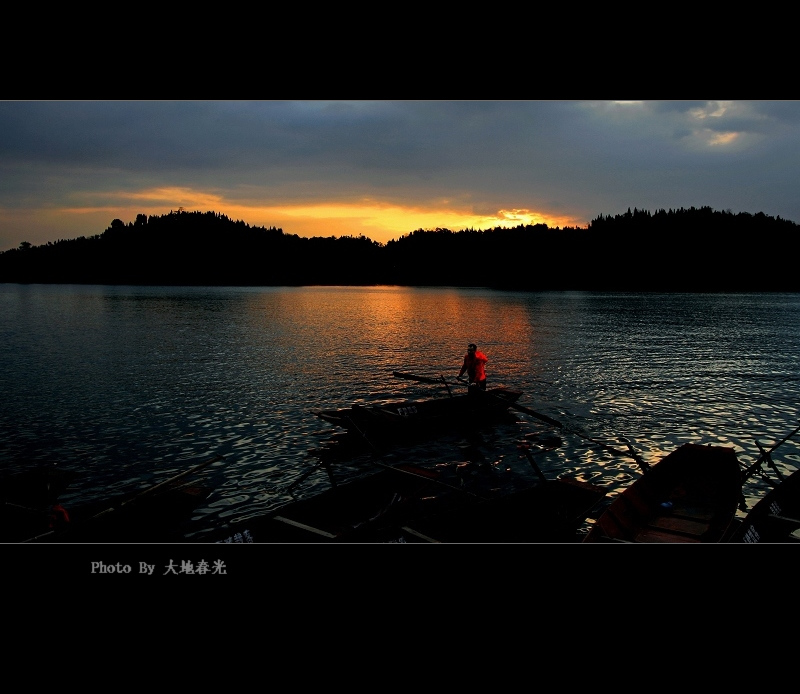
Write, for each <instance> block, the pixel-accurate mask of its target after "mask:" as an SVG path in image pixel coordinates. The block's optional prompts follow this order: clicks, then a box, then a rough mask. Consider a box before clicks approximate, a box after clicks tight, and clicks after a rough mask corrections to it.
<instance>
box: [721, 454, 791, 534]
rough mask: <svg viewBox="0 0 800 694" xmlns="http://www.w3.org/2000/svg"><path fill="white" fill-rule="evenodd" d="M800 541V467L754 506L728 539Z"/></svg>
mask: <svg viewBox="0 0 800 694" xmlns="http://www.w3.org/2000/svg"><path fill="white" fill-rule="evenodd" d="M798 541H800V470H795V471H794V472H793V473H792V474H791V475H789V476H788V477H786V478H785V479H783V480H782V481H781V482H780V483H779V484H777V485H776V486H775V487H773V488H772V489H771V490H770V491H769V492H768V493H767V495H766V496H765V497H764V498H763V499H761V500H760V501H759V502H758V503H757V504H756V505H755V506H753V508H752V509H750V511H749V512H748V514H747V516H745V518H744V519H743V520H742V521H741V522H740V523H739V525H738V526H737V527H736V529H735V530H734V531H733V533H732V534H731V536H730V539H729V540H728V542H746V543H765V542H778V543H781V542H783V543H788V542H798Z"/></svg>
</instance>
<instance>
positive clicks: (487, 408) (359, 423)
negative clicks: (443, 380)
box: [313, 388, 522, 440]
mask: <svg viewBox="0 0 800 694" xmlns="http://www.w3.org/2000/svg"><path fill="white" fill-rule="evenodd" d="M521 396H522V392H521V391H518V390H511V389H509V388H489V389H487V390H486V391H485V392H484V391H480V390H477V389H475V390H474V392H469V393H466V394H461V395H451V396H450V397H441V398H432V399H429V400H404V401H399V402H389V403H385V404H380V405H360V404H354V405H352V406H351V407H346V408H340V409H333V410H314V411H313V414H315V415H316V416H317V417H319V418H320V419H323V420H325V421H326V422H330V423H331V424H335V425H336V426H339V427H342V428H343V429H346V430H348V431H351V432H353V433H354V434H357V435H358V436H361V437H365V438H367V439H368V440H370V439H371V438H380V439H385V438H396V437H403V438H405V437H408V436H410V435H416V434H430V433H436V432H440V431H444V430H446V429H449V428H452V427H454V426H458V425H462V424H464V425H469V426H471V425H474V424H476V423H480V422H481V421H486V420H487V419H489V418H492V417H495V416H497V415H502V414H504V413H507V411H508V409H509V408H510V407H512V406H513V405H514V404H515V403H516V402H517V400H519V398H520V397H521Z"/></svg>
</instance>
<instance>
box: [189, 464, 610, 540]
mask: <svg viewBox="0 0 800 694" xmlns="http://www.w3.org/2000/svg"><path fill="white" fill-rule="evenodd" d="M475 489H476V488H475V487H473V488H472V489H468V488H465V487H462V486H457V485H456V484H451V483H450V482H448V481H447V477H446V475H444V474H443V473H442V472H441V471H437V470H430V469H427V468H422V467H420V466H416V465H407V464H402V465H397V466H384V467H383V469H381V470H380V471H378V472H375V473H373V474H369V475H367V476H365V477H362V478H360V479H356V480H353V481H350V482H347V483H345V484H339V485H337V486H335V487H332V488H330V489H327V490H326V491H324V492H322V493H320V494H317V495H315V496H313V497H309V498H307V499H301V500H299V501H294V502H290V503H288V504H286V505H284V506H283V507H281V508H279V509H277V510H276V511H274V512H272V513H269V514H267V515H265V516H262V517H260V518H255V519H251V520H248V521H243V522H240V523H237V524H236V525H235V526H231V527H230V528H228V529H226V530H225V531H224V532H223V533H222V536H221V537H218V539H213V537H212V538H210V539H209V538H208V537H206V538H205V539H203V540H202V541H204V542H207V541H213V542H258V543H261V542H265V543H309V542H310V543H329V542H338V543H385V542H394V543H418V542H448V543H450V542H461V543H476V542H493V543H500V542H560V541H571V542H574V541H575V538H576V537H577V528H578V527H579V526H580V524H582V523H583V521H584V520H585V518H586V516H587V514H588V513H589V512H590V510H591V509H592V508H593V507H594V506H595V505H596V504H597V503H599V501H600V500H601V499H602V498H603V497H604V496H605V490H604V489H602V488H600V487H596V486H594V485H591V484H588V483H585V482H580V481H578V480H572V479H558V480H544V481H540V483H539V484H535V485H533V486H528V487H527V488H524V489H521V490H515V491H511V492H505V493H493V492H492V491H490V490H489V489H485V488H481V489H480V490H479V491H474V490H475ZM217 535H219V534H217Z"/></svg>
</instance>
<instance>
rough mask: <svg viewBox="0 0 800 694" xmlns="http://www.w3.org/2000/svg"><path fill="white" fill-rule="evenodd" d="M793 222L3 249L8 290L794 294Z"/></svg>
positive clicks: (116, 228) (78, 242)
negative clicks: (361, 288)
mask: <svg viewBox="0 0 800 694" xmlns="http://www.w3.org/2000/svg"><path fill="white" fill-rule="evenodd" d="M798 246H800V236H799V235H798V227H797V224H795V223H794V222H791V221H788V220H784V219H781V218H780V217H770V216H768V215H765V214H764V213H763V212H759V213H757V214H750V213H746V212H740V213H736V214H734V213H732V212H730V211H715V210H712V209H711V208H710V207H701V208H695V207H690V208H689V209H684V208H680V209H677V210H672V209H670V210H668V211H667V210H663V209H662V210H658V211H657V212H655V213H651V212H649V211H646V210H638V209H634V210H633V211H631V210H630V209H628V211H627V212H626V213H624V214H618V215H615V216H611V215H605V216H604V215H600V216H598V217H597V218H596V219H594V220H592V221H591V222H590V224H589V225H588V226H587V227H586V228H580V227H564V228H559V227H555V228H551V227H548V226H547V225H546V224H535V225H519V226H517V227H513V228H503V227H496V228H494V229H490V230H474V229H464V230H461V231H451V230H449V229H438V228H437V229H428V230H423V229H417V230H416V231H413V232H410V233H409V234H406V235H403V236H401V237H400V238H398V239H396V240H391V241H389V242H387V243H386V244H381V243H378V242H376V241H372V240H371V239H369V238H367V237H366V236H363V235H362V236H341V237H333V236H330V237H311V238H308V237H300V236H297V235H296V234H286V233H284V232H283V230H282V229H279V228H276V227H269V228H265V227H253V226H250V225H248V224H245V223H244V222H242V221H233V220H231V219H229V218H228V217H227V216H225V215H223V214H220V213H218V212H187V211H184V210H182V209H180V210H178V211H177V212H172V211H171V212H170V213H169V214H165V215H162V216H151V217H147V216H146V215H143V214H140V215H137V217H136V220H135V221H133V222H129V223H128V224H125V223H124V222H123V221H121V220H119V219H115V220H113V221H112V222H111V225H110V226H109V227H108V228H107V229H106V230H105V231H104V232H103V233H102V234H98V235H95V236H90V237H84V236H81V237H79V238H76V239H71V240H59V241H56V242H48V243H47V244H44V245H40V246H33V245H32V244H30V243H27V242H23V243H21V244H20V246H19V248H14V249H11V250H7V251H5V252H3V253H0V283H48V284H49V283H58V284H123V285H217V286H219V285H227V286H300V285H378V284H381V285H384V284H389V285H406V286H460V287H464V286H481V287H490V288H496V289H509V290H525V291H553V290H557V291H568V290H586V291H637V292H643V291H644V292H651V291H657V292H744V291H748V292H750V291H756V292H796V291H800V274H799V273H798V272H797V269H796V258H797V257H798V254H797V251H798Z"/></svg>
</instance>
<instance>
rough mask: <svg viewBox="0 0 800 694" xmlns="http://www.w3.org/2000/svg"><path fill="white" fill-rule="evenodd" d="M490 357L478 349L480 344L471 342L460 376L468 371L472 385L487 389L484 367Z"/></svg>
mask: <svg viewBox="0 0 800 694" xmlns="http://www.w3.org/2000/svg"><path fill="white" fill-rule="evenodd" d="M487 361H489V359H488V357H487V356H486V355H485V354H484V353H483V352H480V351H478V346H477V345H475V344H474V343H472V342H470V343H469V345H468V346H467V353H466V354H465V355H464V363H463V364H462V365H461V371H459V372H458V377H459V378H461V377H462V376H463V375H464V372H465V371H466V373H467V376H468V377H469V384H470V385H477V386H478V388H480V389H481V390H486V369H485V368H484V366H485V364H486V362H487Z"/></svg>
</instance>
